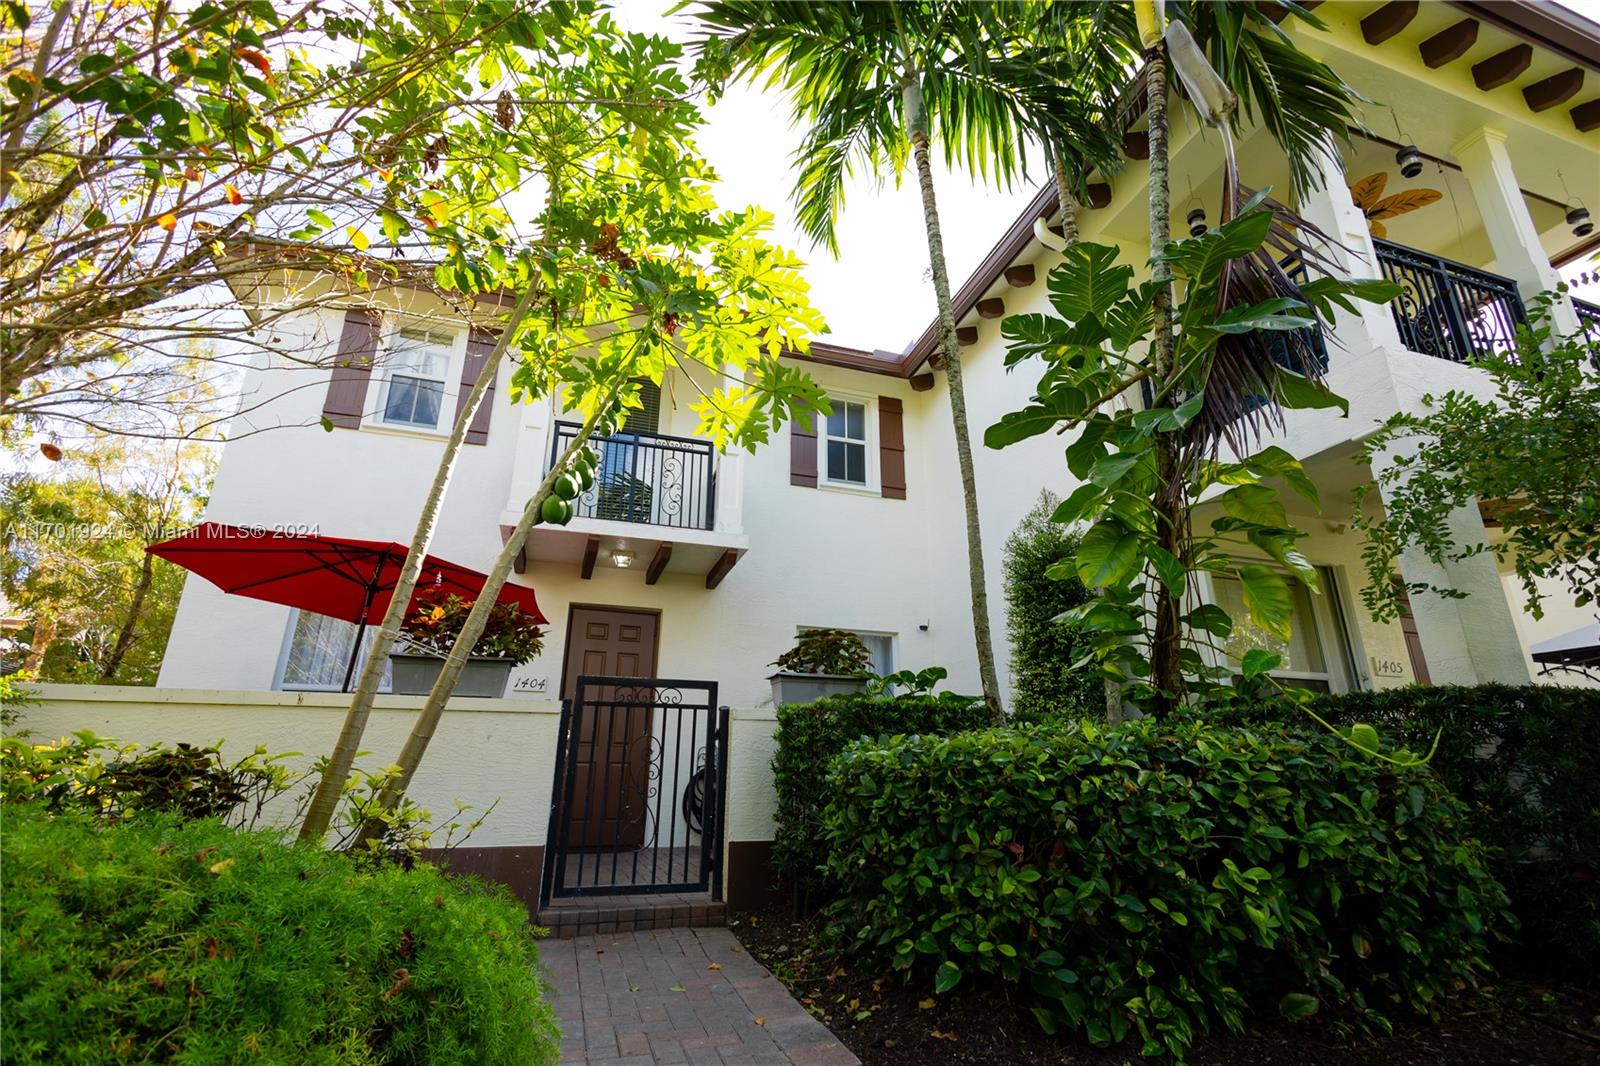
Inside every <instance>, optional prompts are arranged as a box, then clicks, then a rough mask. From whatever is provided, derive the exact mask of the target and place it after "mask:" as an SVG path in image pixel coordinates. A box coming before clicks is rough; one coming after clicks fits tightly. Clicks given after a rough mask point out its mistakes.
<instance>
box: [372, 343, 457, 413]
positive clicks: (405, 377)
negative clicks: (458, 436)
mask: <svg viewBox="0 0 1600 1066" xmlns="http://www.w3.org/2000/svg"><path fill="white" fill-rule="evenodd" d="M454 346H455V345H454V341H453V339H452V338H451V337H450V335H449V334H447V333H431V332H428V331H425V330H420V329H403V330H400V331H399V332H398V333H396V334H394V336H393V338H392V339H391V340H390V342H389V353H388V372H387V375H386V377H385V381H386V385H387V387H386V389H385V392H384V398H383V421H384V422H385V423H387V424H388V425H391V426H407V427H410V428H412V429H438V428H439V415H440V412H441V410H442V408H443V407H444V396H445V382H446V380H447V375H448V374H449V371H450V352H451V350H452V349H453V348H454Z"/></svg>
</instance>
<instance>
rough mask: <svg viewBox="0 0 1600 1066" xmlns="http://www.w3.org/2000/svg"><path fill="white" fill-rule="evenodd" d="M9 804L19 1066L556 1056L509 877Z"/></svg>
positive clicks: (4, 997) (11, 1008)
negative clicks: (358, 858) (493, 880)
mask: <svg viewBox="0 0 1600 1066" xmlns="http://www.w3.org/2000/svg"><path fill="white" fill-rule="evenodd" d="M5 813H6V832H5V837H4V862H5V871H6V891H5V895H4V898H3V900H0V906H3V909H4V915H3V925H0V936H3V950H4V954H5V959H6V965H5V970H4V974H3V977H0V1010H3V1012H4V1017H3V1024H4V1029H5V1040H6V1061H7V1062H14V1063H18V1064H26V1063H54V1062H85V1063H88V1062H109V1061H124V1060H126V1061H154V1062H245V1061H251V1062H256V1061H260V1062H294V1063H329V1064H332V1063H358V1064H359V1063H370V1064H377V1063H435V1062H477V1063H505V1064H507V1066H510V1064H517V1066H521V1064H523V1063H544V1062H554V1061H555V1060H556V1058H557V1054H558V1050H557V1049H558V1040H559V1038H558V1035H557V1031H556V1023H555V1019H554V1016H553V1014H552V1011H551V1008H550V1007H549V1005H548V1004H547V1003H546V1002H545V1001H544V998H543V993H544V988H543V987H542V985H541V982H540V979H539V976H538V970H537V957H536V953H535V949H534V944H533V939H532V937H533V934H534V931H533V930H531V929H530V927H529V925H528V921H527V911H526V909H525V908H524V907H523V906H522V905H521V904H520V903H518V902H517V901H516V900H514V899H512V898H511V897H510V896H509V894H508V893H507V892H506V891H505V890H504V889H502V888H493V889H491V888H489V887H486V886H483V885H481V884H478V883H476V882H473V881H469V880H465V879H454V878H446V877H445V876H444V875H443V874H441V873H440V872H438V871H437V870H434V869H432V868H429V867H419V868H417V869H414V870H409V871H407V870H402V869H400V868H398V867H396V866H381V867H372V868H358V867H355V866H352V865H351V863H350V861H349V860H348V859H346V858H344V857H343V856H340V855H336V854H332V853H328V852H325V851H323V850H321V849H319V848H296V847H291V846H289V845H287V844H286V843H284V842H283V841H282V840H281V839H280V838H279V837H278V836H277V835H276V834H273V833H268V832H238V831H234V830H230V829H227V828H225V827H223V826H221V825H219V824H218V823H216V822H215V821H199V822H190V823H186V824H185V823H179V822H177V821H176V820H175V819H172V818H170V817H155V816H147V817H142V818H136V819H134V820H132V821H128V822H122V823H115V824H104V823H100V822H96V821H93V820H91V819H88V818H86V817H83V816H76V815H62V816H57V817H47V816H44V815H42V814H40V813H39V812H37V811H35V810H31V809H29V808H26V807H19V806H8V807H7V808H6V812H5Z"/></svg>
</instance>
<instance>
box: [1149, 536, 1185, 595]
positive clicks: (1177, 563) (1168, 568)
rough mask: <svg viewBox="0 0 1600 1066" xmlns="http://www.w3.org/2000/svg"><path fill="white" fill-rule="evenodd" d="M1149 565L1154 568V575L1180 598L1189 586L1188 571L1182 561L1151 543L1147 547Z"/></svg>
mask: <svg viewBox="0 0 1600 1066" xmlns="http://www.w3.org/2000/svg"><path fill="white" fill-rule="evenodd" d="M1149 555H1150V565H1151V566H1152V567H1153V568H1154V569H1155V572H1156V577H1158V578H1160V579H1161V583H1162V584H1163V585H1165V586H1166V587H1167V591H1168V592H1171V593H1172V594H1173V595H1174V596H1176V597H1178V598H1179V599H1180V600H1181V599H1182V598H1183V594H1184V592H1185V591H1187V589H1188V587H1189V573H1188V570H1187V569H1185V567H1184V565H1183V562H1182V561H1181V560H1180V559H1179V558H1178V557H1177V556H1176V555H1173V554H1172V553H1171V552H1169V551H1167V549H1165V548H1163V547H1161V545H1159V544H1152V545H1150V548H1149Z"/></svg>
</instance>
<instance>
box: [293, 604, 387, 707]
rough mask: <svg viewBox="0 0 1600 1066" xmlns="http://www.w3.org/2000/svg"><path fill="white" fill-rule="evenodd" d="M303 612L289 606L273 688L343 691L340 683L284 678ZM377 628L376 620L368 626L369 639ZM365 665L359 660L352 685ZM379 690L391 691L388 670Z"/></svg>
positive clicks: (306, 690)
mask: <svg viewBox="0 0 1600 1066" xmlns="http://www.w3.org/2000/svg"><path fill="white" fill-rule="evenodd" d="M301 613H302V612H301V611H300V609H299V608H298V607H291V608H289V621H288V623H287V624H286V625H285V626H284V627H283V643H282V645H281V646H280V647H279V648H278V665H277V666H276V667H275V668H274V669H273V671H272V688H273V690H274V691H277V692H341V691H343V687H342V685H340V684H328V685H307V684H302V683H296V684H293V685H291V684H288V683H287V682H286V681H285V680H284V677H283V675H284V672H285V671H286V670H288V669H289V654H290V653H291V652H292V651H293V650H294V634H295V630H296V629H298V628H299V627H300V615H301ZM307 613H309V612H307ZM354 624H355V623H353V622H345V625H348V626H352V627H353V626H354ZM377 628H378V627H377V623H376V622H374V623H372V624H371V625H368V626H367V633H368V634H369V636H368V638H367V639H369V640H371V639H374V638H375V637H376V635H377ZM364 665H365V663H364V662H363V661H361V660H357V662H356V673H355V676H353V677H352V678H351V679H350V683H351V684H352V685H354V684H355V683H356V681H357V680H359V679H360V676H361V668H362V667H363V666H364ZM340 680H341V681H342V680H343V678H341V679H340ZM378 691H379V692H388V691H390V679H389V676H388V671H387V670H386V671H385V672H384V678H383V680H382V681H381V682H379V684H378Z"/></svg>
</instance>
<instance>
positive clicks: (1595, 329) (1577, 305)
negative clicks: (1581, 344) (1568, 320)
mask: <svg viewBox="0 0 1600 1066" xmlns="http://www.w3.org/2000/svg"><path fill="white" fill-rule="evenodd" d="M1572 307H1573V309H1574V310H1575V311H1577V312H1578V325H1580V326H1582V327H1583V336H1584V339H1585V340H1587V341H1589V342H1590V343H1591V344H1600V304H1592V303H1590V302H1589V301H1587V300H1573V301H1572Z"/></svg>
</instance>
